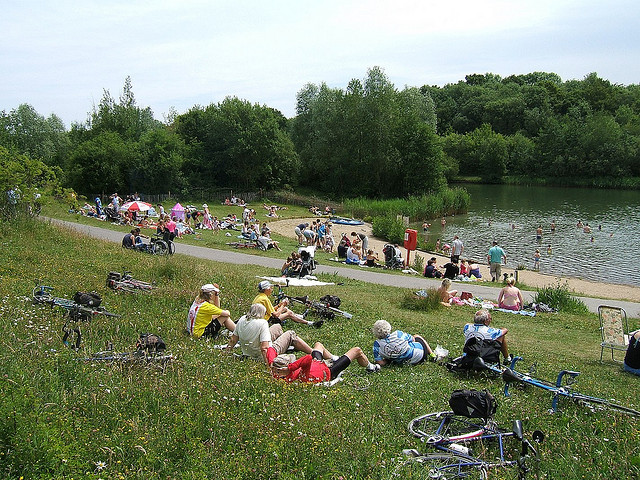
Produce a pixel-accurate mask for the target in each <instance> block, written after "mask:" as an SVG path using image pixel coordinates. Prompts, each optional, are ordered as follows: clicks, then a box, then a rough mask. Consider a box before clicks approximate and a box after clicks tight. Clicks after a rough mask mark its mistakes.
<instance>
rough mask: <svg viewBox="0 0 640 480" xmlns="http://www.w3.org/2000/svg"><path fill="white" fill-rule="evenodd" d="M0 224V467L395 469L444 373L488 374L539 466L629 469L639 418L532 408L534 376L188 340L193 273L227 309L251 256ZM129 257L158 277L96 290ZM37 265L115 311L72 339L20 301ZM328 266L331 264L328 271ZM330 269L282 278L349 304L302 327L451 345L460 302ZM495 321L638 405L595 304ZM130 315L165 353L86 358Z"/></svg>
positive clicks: (504, 413)
mask: <svg viewBox="0 0 640 480" xmlns="http://www.w3.org/2000/svg"><path fill="white" fill-rule="evenodd" d="M4 227H5V228H3V229H2V230H1V231H0V242H1V244H2V252H3V262H2V264H0V298H1V303H0V311H1V316H2V321H1V322H0V395H1V397H2V402H0V477H2V478H8V479H18V478H21V477H24V478H25V479H50V478H67V479H71V478H75V479H78V478H95V479H97V478H105V479H106V478H109V479H111V478H113V479H118V478H123V479H124V478H127V479H130V478H133V479H145V480H148V479H160V478H162V479H204V478H225V479H234V478H281V479H289V478H291V479H294V478H295V479H301V478H325V479H339V478H342V479H347V478H372V479H377V478H382V479H387V478H397V477H394V476H393V472H394V468H395V467H396V465H397V464H398V461H399V458H400V456H401V455H400V454H401V451H402V449H404V448H419V449H424V446H423V445H421V444H420V442H418V441H416V440H415V439H413V438H410V437H409V436H408V434H407V432H406V425H407V423H408V421H409V420H410V419H411V418H413V417H415V416H417V415H420V414H423V413H427V412H430V411H438V410H446V409H448V405H447V401H448V398H449V395H450V394H451V392H452V391H453V390H454V389H457V388H462V387H467V388H477V389H483V388H488V389H489V390H490V391H491V392H493V393H494V394H495V395H496V397H497V398H498V400H499V403H500V405H499V408H498V412H497V415H496V418H497V420H498V421H499V422H500V423H503V424H505V425H509V424H510V420H511V419H513V418H521V419H522V420H523V422H524V425H525V429H526V430H528V431H532V430H534V429H540V430H543V431H544V432H545V433H546V434H547V441H546V442H545V443H544V444H543V445H542V447H541V451H542V455H543V460H542V464H541V470H542V472H544V473H545V476H546V478H566V479H574V478H596V477H599V478H629V477H633V476H634V475H635V476H636V477H637V476H638V475H640V448H639V445H640V433H639V432H640V428H639V426H640V419H637V418H631V417H628V416H624V415H619V414H614V413H610V412H606V411H597V412H591V411H590V410H589V409H588V408H585V407H583V406H577V405H573V404H568V403H563V404H562V408H563V409H562V413H558V414H554V415H551V414H549V413H548V412H547V410H548V408H549V407H550V405H551V398H550V397H549V395H547V394H546V393H544V392H542V391H541V390H533V389H528V390H518V389H515V388H514V389H513V394H512V396H511V397H509V398H504V397H503V396H502V395H501V389H502V381H501V380H499V379H494V378H490V377H487V376H483V375H474V376H460V375H454V374H451V373H449V372H447V370H446V369H445V368H444V367H442V366H439V365H435V364H432V363H425V364H423V365H420V366H417V367H402V368H388V369H385V370H383V371H382V372H381V373H380V374H377V375H365V374H364V373H363V372H362V370H360V369H359V368H358V367H357V365H352V366H351V367H349V369H348V370H347V372H345V380H344V381H343V382H342V383H339V384H338V385H337V386H335V387H332V388H325V387H317V386H308V385H298V384H296V385H288V384H285V383H283V382H282V381H277V380H274V379H273V378H272V377H271V376H270V375H269V374H268V372H267V370H266V368H265V367H264V366H262V365H259V364H257V363H255V362H252V361H239V360H234V358H233V357H231V356H228V355H226V354H224V353H222V352H221V351H219V350H216V349H214V348H213V347H214V344H215V343H222V342H223V341H224V340H218V341H217V342H216V341H206V340H197V341H195V340H192V339H190V338H189V337H187V336H186V335H185V333H184V325H185V321H186V312H187V310H188V308H189V305H190V304H191V302H192V300H193V297H194V296H195V294H196V293H197V290H198V288H199V286H200V285H202V284H203V283H207V282H210V281H214V282H218V283H220V284H221V286H222V293H221V299H222V306H223V307H224V308H228V309H229V310H231V312H232V317H233V318H234V319H237V318H238V317H239V316H240V315H241V314H242V313H244V312H245V311H246V310H247V309H248V307H249V305H250V302H251V300H252V299H253V297H254V295H255V293H256V283H257V280H256V278H255V276H256V275H259V274H275V273H276V272H272V271H264V269H261V268H258V267H247V266H234V265H226V264H219V263H214V262H206V261H202V260H197V259H193V258H189V257H185V256H182V255H175V256H174V257H172V258H156V257H152V256H149V255H145V254H141V253H136V252H131V251H123V250H122V249H121V248H120V247H119V246H118V245H114V244H109V243H101V242H99V241H96V240H95V239H90V238H85V237H83V236H81V235H79V234H77V233H74V232H71V231H68V230H64V229H57V228H54V227H51V226H48V225H46V224H43V223H38V222H23V223H20V224H16V225H12V226H10V228H8V227H9V226H7V225H6V224H5V225H4ZM123 269H127V270H131V271H132V272H133V274H134V276H135V277H136V278H139V279H141V280H148V281H155V282H156V285H157V288H156V290H155V291H154V292H152V293H151V294H149V295H144V294H140V295H131V294H129V295H125V294H115V293H114V292H111V291H108V290H107V289H106V288H105V286H104V283H105V278H106V275H107V273H108V272H109V271H115V270H123ZM36 279H41V280H42V281H43V282H44V283H46V284H48V285H51V286H53V287H55V290H54V293H55V294H58V295H60V296H66V297H71V296H72V295H73V293H74V292H76V291H77V290H96V291H98V292H99V293H100V294H101V295H102V296H103V305H104V306H105V307H106V308H107V309H108V310H110V311H113V312H116V313H118V314H120V315H121V317H120V318H102V317H95V319H94V320H93V321H92V322H91V323H90V324H86V325H82V329H83V343H82V346H81V349H80V351H79V352H77V353H76V352H74V351H72V350H71V349H69V348H66V347H65V346H64V345H63V344H62V341H61V327H62V325H63V322H64V321H63V319H62V317H61V315H60V313H59V312H57V311H56V310H51V309H49V308H45V307H34V306H32V305H31V303H30V302H29V297H30V294H31V290H32V288H33V287H34V285H35V282H36ZM331 280H336V279H335V278H333V277H331ZM337 280H339V281H340V282H343V283H344V284H343V285H334V286H330V287H326V288H324V287H314V288H309V289H306V290H305V289H291V290H292V291H291V293H292V294H295V295H299V294H308V295H310V296H312V297H314V298H317V297H319V296H321V295H324V294H326V293H329V294H333V295H338V296H339V297H340V298H341V299H342V302H343V303H342V305H343V307H344V309H345V310H347V311H349V312H351V313H353V314H354V318H353V319H352V320H346V319H342V318H340V319H336V320H335V321H333V322H330V323H327V324H325V326H323V328H322V329H320V330H316V329H313V328H311V327H305V326H299V327H298V326H297V325H296V331H297V332H298V334H299V335H300V336H301V337H303V338H304V339H306V340H307V341H308V342H313V341H316V340H319V341H322V342H323V343H324V344H325V345H326V346H327V347H328V348H329V349H330V350H332V351H333V352H334V353H337V354H341V353H343V352H344V351H346V350H347V349H348V348H349V347H351V346H354V345H358V346H361V347H362V348H363V349H364V350H365V352H366V353H367V354H369V355H370V354H371V346H372V343H373V338H372V336H371V333H370V329H371V325H372V324H373V322H374V321H375V320H377V319H380V318H385V319H387V320H389V321H390V322H391V323H392V325H393V326H394V327H396V328H399V329H402V330H405V331H409V332H412V333H420V334H422V335H423V336H425V338H426V339H427V341H428V342H429V343H430V344H431V345H432V346H435V345H436V344H442V345H444V346H445V347H446V348H448V349H449V350H450V351H451V352H452V353H457V352H460V351H461V349H462V343H463V342H462V334H461V329H462V326H463V325H464V323H465V322H467V321H469V320H470V319H471V318H472V315H473V309H470V308H467V307H455V308H451V309H445V308H443V309H441V310H438V311H436V312H433V313H418V312H413V311H408V310H404V309H402V308H401V306H400V303H401V300H402V298H403V296H404V295H405V293H406V292H405V291H404V290H401V289H396V288H389V287H383V286H378V285H370V284H364V283H360V282H357V281H354V280H349V279H337ZM494 324H495V325H497V326H506V327H508V328H509V337H510V340H511V350H512V351H513V352H514V353H518V354H521V355H522V356H524V357H525V361H526V363H527V364H531V363H533V362H537V363H538V375H539V376H540V377H543V378H547V379H552V378H555V375H556V374H557V371H558V370H560V369H563V368H566V369H573V370H579V371H581V372H582V374H581V375H580V381H579V383H578V386H577V387H576V388H577V389H578V390H579V391H582V392H584V393H588V394H593V395H596V396H601V397H606V398H615V399H616V400H617V401H618V402H619V403H622V404H625V405H629V406H634V407H635V408H638V407H639V406H640V403H639V401H638V386H639V379H638V378H637V377H633V376H631V375H627V374H625V373H623V372H622V371H621V367H620V365H619V364H614V363H611V362H606V363H604V364H600V363H599V362H598V358H599V350H600V348H599V346H598V344H599V333H598V321H597V318H596V317H595V316H594V315H586V316H572V315H565V314H556V315H550V314H549V315H539V316H537V317H535V318H529V317H521V316H518V315H511V314H503V313H500V312H497V313H495V315H494ZM140 332H153V333H158V334H160V335H161V336H162V337H163V339H164V340H165V342H166V343H167V345H168V347H169V352H171V353H172V354H174V355H175V356H176V358H177V360H176V361H175V362H173V363H172V364H170V365H168V366H167V367H166V368H164V369H161V368H156V367H153V366H142V365H121V364H108V363H100V362H93V363H92V362H84V361H80V360H79V359H80V358H83V357H86V356H88V355H89V354H91V353H93V352H96V351H100V350H103V349H104V346H105V344H106V343H107V342H112V343H113V345H114V349H115V350H116V351H127V350H131V349H133V346H134V344H135V341H136V338H137V336H138V334H139V333H140Z"/></svg>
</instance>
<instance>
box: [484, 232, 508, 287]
mask: <svg viewBox="0 0 640 480" xmlns="http://www.w3.org/2000/svg"><path fill="white" fill-rule="evenodd" d="M503 259H504V263H507V254H506V253H504V250H503V249H502V248H500V247H499V246H498V242H496V241H495V240H494V241H493V247H491V248H490V249H489V253H488V255H487V263H488V264H489V272H490V273H491V281H492V282H495V281H497V280H500V276H501V275H502V262H503Z"/></svg>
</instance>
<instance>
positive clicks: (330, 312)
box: [273, 281, 353, 320]
mask: <svg viewBox="0 0 640 480" xmlns="http://www.w3.org/2000/svg"><path fill="white" fill-rule="evenodd" d="M287 287H289V282H288V281H287V284H286V285H285V286H282V285H278V292H277V293H276V292H275V291H274V292H273V296H274V297H275V300H276V301H275V303H276V304H279V303H280V302H282V300H284V299H285V298H286V299H289V300H290V301H292V302H295V303H299V304H301V305H304V306H305V307H306V308H307V312H308V311H310V310H311V311H313V312H315V313H316V314H317V315H318V316H320V317H323V318H326V319H328V320H333V319H334V318H335V314H336V313H338V314H340V315H342V316H343V317H345V318H347V319H351V318H353V315H351V314H350V313H349V312H345V311H344V310H340V309H338V308H335V307H330V306H329V305H327V304H325V303H322V302H317V301H313V300H309V299H308V298H306V297H305V300H302V299H300V298H296V297H291V296H289V295H287V294H286V293H284V291H283V288H287Z"/></svg>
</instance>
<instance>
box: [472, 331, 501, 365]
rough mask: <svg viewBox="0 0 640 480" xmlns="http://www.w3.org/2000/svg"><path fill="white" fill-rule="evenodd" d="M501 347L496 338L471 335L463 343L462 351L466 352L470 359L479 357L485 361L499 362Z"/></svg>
mask: <svg viewBox="0 0 640 480" xmlns="http://www.w3.org/2000/svg"><path fill="white" fill-rule="evenodd" d="M501 348H502V345H501V344H500V342H498V341H497V340H485V339H482V338H476V337H471V338H470V339H469V340H467V342H466V343H465V344H464V347H463V348H462V351H463V352H464V353H466V354H467V357H468V360H470V361H473V360H474V359H476V358H478V357H480V358H482V359H483V360H484V361H485V363H499V362H500V349H501Z"/></svg>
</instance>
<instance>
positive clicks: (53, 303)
mask: <svg viewBox="0 0 640 480" xmlns="http://www.w3.org/2000/svg"><path fill="white" fill-rule="evenodd" d="M52 291H53V287H50V286H48V285H37V286H36V287H34V289H33V290H32V292H31V295H32V301H33V303H34V304H36V305H49V306H50V307H51V308H53V307H61V308H62V309H63V310H64V317H65V318H66V321H65V323H64V325H63V326H62V332H63V336H62V342H63V343H64V344H65V345H67V346H71V347H72V348H73V349H74V350H79V349H80V342H81V341H82V332H81V331H80V325H79V324H80V322H85V323H89V322H91V320H93V317H94V316H95V315H104V316H106V317H120V315H117V314H115V313H111V312H108V311H107V310H106V309H105V308H104V307H93V306H88V305H80V304H78V303H76V302H74V301H73V300H69V299H68V298H64V297H55V296H53V295H52V294H51V292H52Z"/></svg>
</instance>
